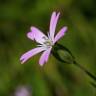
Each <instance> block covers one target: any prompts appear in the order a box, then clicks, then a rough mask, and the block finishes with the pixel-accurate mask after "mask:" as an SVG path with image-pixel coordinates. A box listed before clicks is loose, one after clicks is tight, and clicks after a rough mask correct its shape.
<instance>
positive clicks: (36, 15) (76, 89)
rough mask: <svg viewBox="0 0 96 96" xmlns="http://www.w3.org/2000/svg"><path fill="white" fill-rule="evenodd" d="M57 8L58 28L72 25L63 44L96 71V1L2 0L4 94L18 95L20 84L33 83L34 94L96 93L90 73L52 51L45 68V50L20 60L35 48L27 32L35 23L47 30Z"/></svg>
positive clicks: (0, 84) (0, 91) (0, 90)
mask: <svg viewBox="0 0 96 96" xmlns="http://www.w3.org/2000/svg"><path fill="white" fill-rule="evenodd" d="M53 11H60V12H61V15H60V16H61V17H60V20H59V23H58V26H57V32H58V30H59V29H60V28H61V27H62V26H63V25H67V26H68V32H67V33H66V35H65V37H64V38H62V39H61V40H60V41H59V43H60V44H62V45H64V46H67V47H68V48H69V49H70V50H71V52H72V53H73V54H74V56H75V57H76V60H77V61H78V62H79V63H80V64H81V65H82V66H84V67H85V68H86V69H88V70H89V71H90V72H92V73H94V75H96V0H0V96H14V95H13V94H14V93H15V90H16V88H18V86H20V85H23V86H24V85H25V86H26V85H28V86H31V88H32V96H96V89H95V88H93V86H91V85H90V84H89V82H90V81H92V79H91V78H89V77H88V76H87V75H86V74H85V73H84V72H83V71H82V70H80V69H79V68H77V67H76V66H74V65H71V64H69V65H68V64H64V63H60V62H59V61H57V60H56V59H55V58H54V57H53V56H50V58H49V61H48V62H47V64H45V65H44V67H40V65H39V64H38V59H39V56H40V55H36V56H35V57H33V58H32V59H30V60H29V61H28V62H26V63H25V64H24V65H21V64H20V61H19V58H20V56H21V55H22V54H23V53H24V52H26V51H28V50H30V49H32V48H33V47H35V43H34V42H33V41H31V40H29V39H28V38H27V37H26V33H27V32H29V31H30V27H31V26H36V27H38V28H39V29H41V30H42V31H43V32H45V33H47V32H48V28H49V21H50V16H51V14H52V12H53Z"/></svg>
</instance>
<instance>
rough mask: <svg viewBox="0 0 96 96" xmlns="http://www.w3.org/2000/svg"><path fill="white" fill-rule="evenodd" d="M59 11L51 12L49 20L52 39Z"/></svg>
mask: <svg viewBox="0 0 96 96" xmlns="http://www.w3.org/2000/svg"><path fill="white" fill-rule="evenodd" d="M59 15H60V12H59V13H58V14H57V15H56V12H53V13H52V16H51V20H50V37H51V38H52V40H54V34H55V29H56V25H57V21H58V19H59Z"/></svg>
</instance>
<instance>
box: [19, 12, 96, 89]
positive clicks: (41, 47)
mask: <svg viewBox="0 0 96 96" xmlns="http://www.w3.org/2000/svg"><path fill="white" fill-rule="evenodd" d="M59 15H60V12H58V13H57V14H56V12H53V13H52V15H51V20H50V26H49V32H48V34H47V35H48V36H46V35H45V34H44V33H43V32H42V31H40V30H39V29H38V28H36V27H34V26H32V27H31V32H28V33H27V37H28V38H29V39H31V40H34V41H36V42H37V43H38V44H37V47H36V48H34V49H31V50H30V51H28V52H26V53H24V54H23V55H22V56H21V58H20V61H21V64H23V63H25V62H26V61H27V60H28V59H30V58H31V57H33V56H34V55H36V54H38V53H40V52H43V53H42V55H41V57H40V59H39V64H40V65H41V66H43V65H44V64H45V63H46V62H48V58H49V55H50V54H51V53H52V55H53V56H54V57H55V58H56V59H57V60H58V61H60V62H62V63H67V64H74V65H75V66H77V67H79V68H80V69H81V70H83V71H84V72H85V73H86V74H87V75H88V76H89V77H90V78H92V79H93V80H94V81H96V76H94V75H93V74H92V73H91V72H89V71H88V70H86V69H85V68H84V67H83V66H81V65H80V64H79V63H78V62H77V61H76V60H75V57H74V56H73V54H72V53H71V51H70V50H69V49H68V48H66V47H65V46H63V45H61V44H58V43H57V41H58V40H59V39H61V38H62V37H63V36H64V35H65V33H66V32H67V26H64V27H62V28H61V29H60V31H59V32H58V33H57V34H56V35H55V31H56V25H57V22H58V19H59ZM59 51H62V52H64V56H61V54H60V53H59ZM90 84H91V85H92V86H93V87H95V88H96V83H94V82H90Z"/></svg>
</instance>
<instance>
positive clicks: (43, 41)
mask: <svg viewBox="0 0 96 96" xmlns="http://www.w3.org/2000/svg"><path fill="white" fill-rule="evenodd" d="M59 15H60V12H59V13H57V14H56V12H53V13H52V16H51V20H50V27H49V32H48V36H46V35H45V34H43V32H41V31H40V30H39V29H38V28H36V27H34V26H32V27H31V32H28V34H27V37H28V38H29V39H31V40H35V41H36V42H37V43H39V44H38V45H37V48H34V49H31V50H30V51H28V52H26V53H25V54H23V55H22V56H21V58H20V60H21V64H23V63H25V62H26V61H27V60H28V59H29V58H31V57H32V56H34V55H36V54H37V53H40V52H43V53H42V55H41V57H40V60H39V64H40V65H41V66H42V65H43V64H44V63H46V62H47V61H48V58H49V55H50V53H51V50H52V47H53V46H54V44H55V43H56V42H57V41H58V40H59V39H60V38H61V37H63V36H64V34H65V32H66V31H67V27H66V26H64V27H63V28H61V29H60V31H59V32H58V33H57V35H56V36H55V29H56V25H57V21H58V18H59Z"/></svg>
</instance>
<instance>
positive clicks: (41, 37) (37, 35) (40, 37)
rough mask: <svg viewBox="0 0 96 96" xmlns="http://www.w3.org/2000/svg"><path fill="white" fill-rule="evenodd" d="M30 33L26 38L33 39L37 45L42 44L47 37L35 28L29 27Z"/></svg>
mask: <svg viewBox="0 0 96 96" xmlns="http://www.w3.org/2000/svg"><path fill="white" fill-rule="evenodd" d="M31 31H32V32H29V33H28V34H27V37H28V38H30V39H32V40H34V39H35V40H36V42H37V43H40V44H43V42H44V41H45V38H47V36H46V35H45V34H43V32H41V31H40V30H39V29H37V28H36V27H31Z"/></svg>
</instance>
